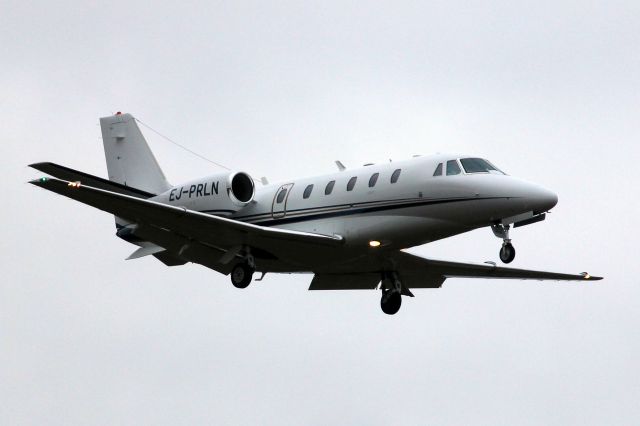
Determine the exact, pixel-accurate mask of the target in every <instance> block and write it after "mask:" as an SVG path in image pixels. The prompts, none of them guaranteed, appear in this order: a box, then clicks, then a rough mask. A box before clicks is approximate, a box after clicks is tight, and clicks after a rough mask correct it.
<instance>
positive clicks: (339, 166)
mask: <svg viewBox="0 0 640 426" xmlns="http://www.w3.org/2000/svg"><path fill="white" fill-rule="evenodd" d="M336 166H338V170H340V171H341V172H342V171H345V170H346V169H347V168H346V167H345V166H344V164H342V161H340V160H336Z"/></svg>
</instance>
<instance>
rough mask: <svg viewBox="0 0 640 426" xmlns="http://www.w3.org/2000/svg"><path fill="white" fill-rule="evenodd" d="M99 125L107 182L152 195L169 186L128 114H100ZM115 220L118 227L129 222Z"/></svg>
mask: <svg viewBox="0 0 640 426" xmlns="http://www.w3.org/2000/svg"><path fill="white" fill-rule="evenodd" d="M100 128H101V129H102V142H103V144H104V155H105V157H106V160H107V172H108V174H109V180H110V181H112V182H116V183H119V184H121V185H124V186H128V187H131V188H135V189H138V190H142V191H145V192H148V193H150V194H153V195H155V194H161V193H163V192H165V191H167V190H168V189H170V188H171V185H170V184H169V182H167V179H166V178H165V177H164V173H162V169H160V166H159V165H158V162H157V161H156V158H155V157H154V156H153V153H152V152H151V149H150V148H149V145H147V141H146V140H145V138H144V136H143V135H142V132H141V131H140V128H139V127H138V124H137V123H136V120H135V118H133V116H132V115H131V114H121V113H117V114H116V115H112V116H110V117H102V118H101V119H100ZM115 219H116V227H118V228H119V229H120V228H122V227H123V226H126V225H128V224H129V222H127V221H125V220H123V219H122V218H120V217H117V216H116V217H115Z"/></svg>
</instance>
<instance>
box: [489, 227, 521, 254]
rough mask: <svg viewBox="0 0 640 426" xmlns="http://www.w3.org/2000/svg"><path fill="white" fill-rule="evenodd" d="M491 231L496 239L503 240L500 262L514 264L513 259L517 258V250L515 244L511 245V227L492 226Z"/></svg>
mask: <svg viewBox="0 0 640 426" xmlns="http://www.w3.org/2000/svg"><path fill="white" fill-rule="evenodd" d="M491 230H492V231H493V234H494V235H495V236H496V237H498V238H502V247H501V248H500V260H502V262H503V263H511V262H513V259H515V258H516V249H515V248H514V247H513V244H511V239H510V238H509V225H503V224H495V225H491Z"/></svg>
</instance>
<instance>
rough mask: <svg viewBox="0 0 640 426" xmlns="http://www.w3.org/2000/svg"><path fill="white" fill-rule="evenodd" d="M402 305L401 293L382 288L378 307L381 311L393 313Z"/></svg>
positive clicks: (388, 313)
mask: <svg viewBox="0 0 640 426" xmlns="http://www.w3.org/2000/svg"><path fill="white" fill-rule="evenodd" d="M401 305H402V295H401V294H400V293H399V292H397V291H393V290H383V291H382V299H380V307H381V308H382V312H384V313H385V314H387V315H393V314H395V313H396V312H398V311H399V310H400V306H401Z"/></svg>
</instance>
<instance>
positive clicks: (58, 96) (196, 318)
mask: <svg viewBox="0 0 640 426" xmlns="http://www.w3.org/2000/svg"><path fill="white" fill-rule="evenodd" d="M639 46H640V3H638V2H634V1H626V2H625V1H607V2H595V1H594V2H578V1H575V2H566V1H565V2H558V1H538V2H497V1H493V2H491V1H490V2H455V1H453V2H452V1H446V2H445V1H442V2H400V1H394V2H375V1H369V2H347V1H341V2H277V3H273V4H265V2H241V1H235V2H211V1H209V2H186V3H185V2H181V3H177V2H176V3H174V4H170V3H161V2H151V1H148V2H118V1H116V2H111V3H103V4H100V3H93V2H89V3H87V2H68V1H64V0H63V1H60V2H55V3H54V2H42V1H36V2H18V1H15V0H0V64H1V66H0V83H1V85H0V117H2V119H1V124H0V137H1V143H0V156H1V158H3V163H2V164H3V166H2V168H1V170H2V178H3V180H4V181H5V187H4V189H3V190H2V192H3V197H2V198H3V200H4V203H3V208H2V209H0V218H1V221H2V224H3V235H2V238H1V239H0V248H1V253H0V254H1V257H0V259H1V266H2V270H3V275H2V278H1V279H0V342H1V347H0V423H2V424H113V423H120V424H144V423H146V424H149V423H153V424H177V423H182V424H184V423H209V424H211V423H215V424H313V425H324V424H329V423H337V424H380V425H382V424H390V423H393V424H451V425H455V424H487V425H495V424H553V425H566V424H581V425H582V424H594V425H598V424H629V425H631V424H637V422H638V418H640V405H639V404H638V399H639V398H640V363H639V361H638V360H639V359H640V339H639V338H638V337H639V331H640V309H639V303H638V300H640V286H638V276H639V275H640V266H639V262H638V260H637V252H636V250H637V240H638V237H640V235H639V232H638V225H637V223H638V222H637V216H638V213H639V212H640V203H639V202H638V198H637V197H638V181H639V178H640V172H639V171H638V168H637V163H638V160H639V159H640V148H638V142H639V141H638V137H639V135H640V48H639ZM120 110H121V111H125V112H130V113H132V114H134V115H135V116H137V117H138V118H139V119H140V120H142V121H143V122H145V123H147V124H149V125H151V126H152V127H153V128H155V129H156V130H158V131H160V132H161V133H163V134H166V135H168V136H170V137H171V138H172V139H174V140H176V141H178V142H180V143H182V144H184V145H187V146H189V147H190V148H192V149H194V150H195V151H197V152H199V153H201V154H202V155H205V156H207V157H209V158H211V159H212V160H215V161H217V162H220V163H222V164H225V165H227V166H229V167H231V168H234V169H243V170H246V171H248V172H250V173H251V174H253V175H254V176H256V177H260V176H267V177H268V178H269V179H270V180H271V181H278V180H281V179H282V180H284V179H287V178H291V177H296V176H302V175H312V174H320V173H325V172H328V171H332V170H334V168H335V166H334V164H333V161H334V160H336V159H340V160H342V161H343V162H344V163H345V164H346V165H348V166H357V165H360V164H362V163H365V162H369V161H388V159H389V158H393V159H403V158H407V157H409V156H411V155H413V154H418V153H420V154H429V153H435V152H448V151H454V152H468V153H472V154H478V155H481V156H483V157H487V158H489V159H490V160H491V161H492V162H494V163H496V164H497V165H498V166H499V167H501V168H503V169H504V170H505V171H507V172H508V173H510V174H513V175H515V176H519V177H522V178H525V179H529V180H532V181H535V182H537V183H540V184H542V185H544V186H546V187H548V188H551V189H553V190H554V191H556V192H557V193H558V195H559V199H560V201H559V204H558V206H557V207H556V208H555V209H554V211H553V214H551V215H549V217H548V219H547V220H546V221H545V222H543V223H540V224H536V225H533V226H530V227H525V228H520V229H518V230H516V231H515V232H513V234H512V237H513V239H514V243H515V246H516V249H517V250H518V257H517V258H516V260H515V262H514V264H513V265H514V266H516V267H527V268H540V269H549V270H555V271H565V272H580V271H585V270H588V271H590V272H592V273H594V274H600V275H604V276H605V277H606V279H605V281H602V282H600V283H597V284H589V285H581V284H566V283H565V284H560V283H553V282H549V283H536V282H533V283H527V282H519V281H503V282H500V281H490V280H489V281H485V280H475V281H474V280H462V279H458V280H447V282H446V283H445V285H444V287H443V288H442V289H439V290H420V291H417V292H416V296H417V297H416V298H415V299H412V300H406V301H405V304H404V305H403V307H402V310H401V311H400V312H399V314H398V315H396V316H394V317H388V316H386V315H384V314H382V312H381V311H380V308H379V294H378V293H377V292H373V291H371V292H366V291H365V292H318V293H316V292H314V293H310V292H308V291H307V290H306V289H307V287H308V284H309V281H310V277H309V276H274V275H272V276H267V278H265V280H264V281H263V282H261V283H254V285H252V286H250V287H249V288H248V289H246V290H244V291H239V290H237V289H235V288H233V287H232V286H231V284H230V283H229V280H228V278H227V277H223V276H221V275H218V274H216V273H215V272H213V271H209V270H207V269H205V268H203V267H200V266H197V265H187V266H184V267H179V268H167V267H165V266H164V265H162V264H160V263H159V262H158V261H156V260H155V259H150V258H145V259H141V260H136V261H126V262H125V261H124V260H123V259H124V258H125V257H126V256H128V255H129V254H130V252H131V251H133V249H134V247H133V246H131V245H129V244H127V243H125V242H123V241H121V240H119V239H117V238H115V237H114V236H113V234H114V226H113V219H112V218H111V217H110V216H109V215H107V214H104V213H102V212H100V211H97V210H94V209H91V208H89V207H86V206H83V205H80V204H78V203H75V202H72V201H71V200H68V199H66V198H64V197H60V196H57V195H55V194H52V193H48V192H46V191H43V190H40V189H38V188H35V187H32V186H30V185H28V184H26V183H25V182H27V181H28V180H29V179H32V178H34V177H37V176H40V174H39V173H38V172H36V171H34V170H32V169H29V168H28V167H27V164H30V163H33V162H37V161H54V162H57V163H60V164H64V165H67V166H69V167H72V168H76V169H81V170H84V171H87V172H89V173H93V174H97V175H101V176H106V166H105V162H104V154H103V151H102V142H101V137H100V128H99V125H98V117H101V116H106V115H110V114H111V113H113V112H115V111H120ZM143 132H145V133H146V135H147V138H148V140H149V143H150V145H151V147H152V149H153V150H154V152H155V153H156V156H157V158H158V160H159V162H160V164H161V165H162V167H163V169H164V171H165V173H166V175H167V177H168V179H169V180H170V181H171V182H173V183H179V182H181V181H184V180H187V179H190V178H194V177H198V176H201V175H205V174H208V173H212V172H215V171H217V170H218V169H216V168H215V167H214V166H212V165H211V164H209V163H207V162H205V161H202V160H200V159H198V158H195V157H193V156H192V155H190V154H187V153H185V152H184V151H182V150H179V149H178V148H176V147H175V146H173V145H171V144H170V143H168V142H166V141H165V140H163V139H162V138H160V137H158V136H157V135H155V134H153V133H152V132H150V131H148V130H146V129H144V128H143ZM499 246H500V240H498V239H496V238H495V237H493V235H492V234H491V232H490V231H489V230H488V229H483V230H477V231H474V232H471V233H468V234H465V235H461V236H458V237H455V238H451V239H449V240H446V241H442V242H438V243H434V244H431V245H429V246H424V247H418V248H415V249H413V250H412V251H413V252H414V253H417V254H420V255H423V256H432V257H436V258H445V259H455V260H460V261H478V262H482V261H485V260H493V261H497V253H498V249H499Z"/></svg>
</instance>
